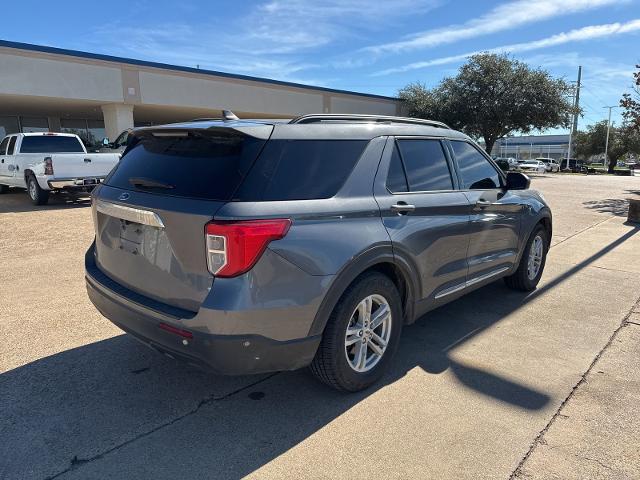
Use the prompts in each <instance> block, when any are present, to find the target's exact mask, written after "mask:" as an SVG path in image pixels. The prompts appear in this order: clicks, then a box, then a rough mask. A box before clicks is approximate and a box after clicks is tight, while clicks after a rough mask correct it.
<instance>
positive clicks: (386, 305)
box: [311, 272, 403, 392]
mask: <svg viewBox="0 0 640 480" xmlns="http://www.w3.org/2000/svg"><path fill="white" fill-rule="evenodd" d="M402 323H403V319H402V308H401V300H400V294H399V293H398V290H397V288H396V286H395V285H394V284H393V282H392V281H391V280H390V279H389V278H388V277H387V276H385V275H383V274H381V273H377V272H372V273H368V274H365V275H363V276H362V277H360V278H359V279H358V280H357V281H356V282H355V283H354V284H352V285H351V286H350V287H349V288H348V289H347V290H346V291H345V293H344V294H343V296H342V298H341V299H340V301H339V302H338V304H337V305H336V307H335V308H334V310H333V312H332V313H331V316H330V317H329V321H328V323H327V327H326V329H325V331H324V334H323V337H322V342H321V343H320V346H319V347H318V352H317V353H316V356H315V358H314V359H313V362H312V363H311V371H312V372H313V374H314V375H315V376H316V377H317V378H318V379H319V380H321V381H322V382H324V383H326V384H327V385H329V386H331V387H333V388H335V389H337V390H342V391H349V392H355V391H358V390H362V389H364V388H367V387H368V386H370V385H372V384H373V383H375V382H376V381H377V380H378V379H379V378H380V377H381V376H382V375H383V374H384V372H385V370H386V369H387V367H388V365H389V362H390V361H391V359H392V357H393V355H394V353H395V351H396V349H397V347H398V342H399V340H400V331H401V330H402Z"/></svg>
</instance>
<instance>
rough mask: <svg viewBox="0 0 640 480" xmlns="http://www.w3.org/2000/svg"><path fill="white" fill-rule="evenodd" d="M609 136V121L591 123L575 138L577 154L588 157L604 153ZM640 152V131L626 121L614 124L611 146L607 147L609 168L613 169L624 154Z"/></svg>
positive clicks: (610, 170) (610, 171) (611, 131)
mask: <svg viewBox="0 0 640 480" xmlns="http://www.w3.org/2000/svg"><path fill="white" fill-rule="evenodd" d="M606 138H607V121H606V120H603V121H601V122H598V123H595V124H593V125H589V126H588V127H587V129H586V130H585V131H580V132H578V133H577V135H576V138H575V154H576V156H577V157H578V158H584V159H588V158H589V157H592V156H595V155H602V154H604V149H605V143H606ZM627 154H636V155H638V154H640V131H639V130H636V129H635V128H632V127H631V126H630V125H629V124H627V123H625V124H624V125H622V126H621V127H615V126H612V127H611V128H610V131H609V146H608V149H607V157H608V159H607V161H608V165H607V167H608V168H607V169H608V171H609V173H613V170H614V168H615V166H616V164H617V162H618V160H620V159H621V158H622V157H624V155H627Z"/></svg>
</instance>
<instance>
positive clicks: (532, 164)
mask: <svg viewBox="0 0 640 480" xmlns="http://www.w3.org/2000/svg"><path fill="white" fill-rule="evenodd" d="M520 169H522V170H524V171H530V172H539V173H544V172H546V171H547V165H546V164H545V163H544V162H541V161H540V160H527V161H526V162H523V163H521V164H520Z"/></svg>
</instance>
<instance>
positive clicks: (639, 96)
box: [620, 65, 640, 130]
mask: <svg viewBox="0 0 640 480" xmlns="http://www.w3.org/2000/svg"><path fill="white" fill-rule="evenodd" d="M636 68H637V69H638V71H637V72H635V73H634V74H633V78H634V83H635V85H634V87H633V93H625V94H624V95H622V100H620V106H621V107H622V108H624V111H623V112H622V116H623V117H624V119H625V121H626V122H627V123H628V124H629V127H630V128H634V129H635V130H640V65H636Z"/></svg>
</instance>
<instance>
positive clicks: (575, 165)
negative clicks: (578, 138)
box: [560, 158, 588, 173]
mask: <svg viewBox="0 0 640 480" xmlns="http://www.w3.org/2000/svg"><path fill="white" fill-rule="evenodd" d="M560 170H567V159H566V158H563V159H562V160H561V161H560ZM568 170H570V171H571V172H573V173H588V168H587V166H586V165H585V164H584V161H583V160H577V159H575V158H570V159H569V168H568Z"/></svg>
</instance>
